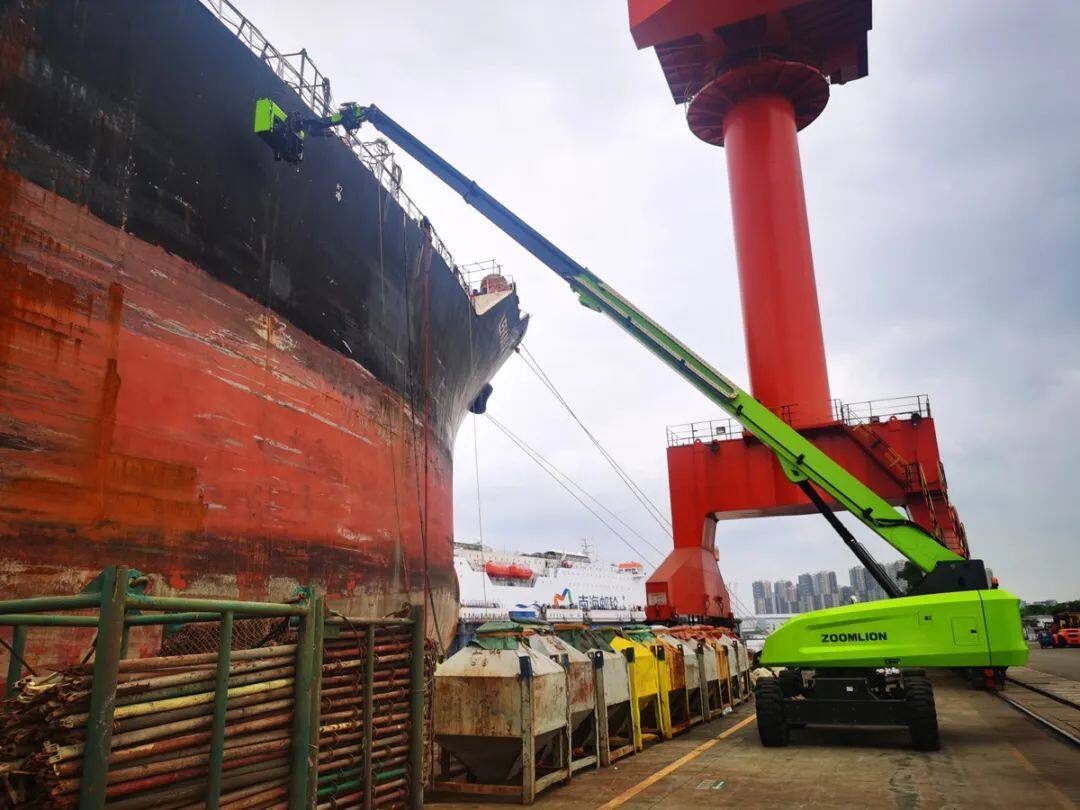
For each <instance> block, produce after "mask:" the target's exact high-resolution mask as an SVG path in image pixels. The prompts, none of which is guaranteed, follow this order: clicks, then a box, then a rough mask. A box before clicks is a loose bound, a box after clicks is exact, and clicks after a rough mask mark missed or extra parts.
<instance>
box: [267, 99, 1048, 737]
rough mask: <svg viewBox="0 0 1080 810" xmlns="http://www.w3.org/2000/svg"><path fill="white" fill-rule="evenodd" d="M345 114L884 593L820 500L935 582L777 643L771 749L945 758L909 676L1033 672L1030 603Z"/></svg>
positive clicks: (358, 112) (470, 184) (766, 653)
mask: <svg viewBox="0 0 1080 810" xmlns="http://www.w3.org/2000/svg"><path fill="white" fill-rule="evenodd" d="M262 103H263V102H262V101H260V104H262ZM346 108H348V109H349V110H350V111H351V112H350V114H349V116H348V117H347V121H348V123H349V124H350V125H351V124H352V123H353V122H356V126H359V125H360V124H361V123H363V122H365V121H366V122H368V123H371V124H372V125H373V126H374V127H375V128H377V129H378V130H379V131H380V132H381V133H382V134H383V135H385V136H386V137H387V138H389V139H390V140H391V141H393V142H394V143H396V144H397V145H398V146H399V147H400V148H401V149H403V150H404V151H405V152H407V153H408V154H409V155H411V156H412V157H413V158H415V159H416V160H417V161H418V162H419V163H420V164H422V165H423V166H424V167H425V168H427V169H428V170H429V171H431V172H432V173H433V174H435V175H436V176H437V177H438V178H439V179H441V180H442V181H443V182H444V183H446V184H447V185H448V186H450V187H451V188H452V189H453V190H454V191H456V192H458V193H459V194H461V196H462V197H463V198H464V200H465V202H467V203H468V204H469V205H472V206H473V207H474V208H476V209H477V211H479V212H480V213H481V214H483V215H484V216H485V217H487V219H488V220H489V221H491V222H492V224H494V225H495V226H496V227H498V228H499V229H500V230H502V231H503V232H504V233H506V234H507V235H508V236H510V237H511V238H512V239H514V240H515V241H516V242H517V243H518V244H519V245H521V246H522V247H524V248H525V249H526V250H527V251H529V252H530V253H532V254H533V256H535V257H536V258H537V259H539V260H540V261H541V262H542V263H543V264H544V265H545V266H547V267H548V268H549V269H551V270H553V271H554V272H555V273H556V274H558V275H559V276H560V277H561V278H562V279H563V280H564V281H566V282H567V283H568V284H569V286H570V288H571V290H573V291H574V292H575V293H576V294H577V296H578V298H579V300H580V302H581V303H582V304H583V305H584V306H586V307H588V308H589V309H592V310H595V311H597V312H601V313H603V314H605V315H607V316H608V317H609V318H611V319H612V320H613V321H615V323H617V324H618V325H619V326H620V327H622V328H623V330H624V331H626V332H628V333H629V334H630V335H631V336H632V337H634V338H635V339H636V340H637V341H638V342H640V343H641V344H642V345H643V346H644V347H645V348H647V349H648V350H649V351H650V352H652V353H653V354H654V355H656V356H657V357H659V358H660V359H661V360H662V361H663V362H664V363H665V364H666V365H668V366H669V367H670V368H671V369H673V370H674V371H675V372H676V373H677V374H678V375H679V376H681V377H682V378H683V379H684V380H686V381H687V382H689V383H690V384H691V385H693V386H694V387H695V388H697V389H698V390H699V391H700V392H701V393H703V394H704V395H705V396H706V397H707V398H708V399H709V400H710V401H711V402H712V403H714V404H715V405H717V406H719V407H720V408H721V409H723V410H724V411H726V412H727V413H728V414H729V415H730V416H732V417H733V418H734V419H736V420H737V421H738V422H740V423H741V424H742V425H743V427H744V428H745V429H746V430H747V431H748V432H749V433H752V434H753V435H754V436H755V437H756V438H757V439H758V440H759V441H760V442H761V443H762V444H764V445H765V446H766V447H768V448H769V449H770V450H771V451H772V453H773V454H774V455H775V457H776V459H777V460H778V462H779V464H780V465H781V468H782V469H783V471H784V474H785V475H786V476H787V478H788V479H789V480H790V481H791V482H792V483H793V484H795V485H797V486H800V487H802V488H803V490H804V492H805V493H806V494H807V496H808V497H809V498H810V499H811V500H812V501H813V502H814V503H815V505H817V506H818V508H819V509H820V510H821V511H822V512H823V514H824V515H825V516H826V518H827V519H828V520H829V522H830V524H831V525H833V527H834V528H835V529H837V530H838V531H839V532H840V534H841V537H842V538H843V539H844V542H845V543H847V545H848V546H849V547H850V548H851V549H852V550H853V551H854V553H855V554H856V556H857V557H858V558H859V559H860V561H863V562H864V564H867V568H868V569H869V570H870V571H871V573H872V574H873V575H874V576H875V578H879V577H880V579H879V581H880V582H881V583H882V585H883V587H886V586H885V583H886V582H888V583H889V585H888V586H887V587H886V590H887V592H889V594H890V595H891V596H899V593H898V591H897V589H896V586H895V584H893V583H892V581H891V580H890V579H889V578H888V576H887V575H885V574H884V572H883V571H882V570H881V568H880V566H878V565H877V563H876V562H874V561H873V559H872V558H871V557H870V555H869V554H868V553H867V552H866V551H865V549H863V548H862V546H861V545H860V544H859V543H858V541H857V540H855V538H854V537H852V536H851V534H850V532H848V531H847V530H846V528H844V527H843V525H842V524H841V523H840V522H839V521H838V520H837V519H836V517H835V516H834V515H833V514H832V513H831V511H830V510H829V508H828V506H827V505H826V504H825V502H824V500H823V499H822V498H821V496H820V495H819V494H818V492H817V491H816V490H815V487H816V488H817V489H819V490H821V492H824V493H825V494H826V495H828V496H829V497H830V498H832V499H833V500H834V501H836V503H838V504H839V505H840V506H841V507H843V508H844V509H846V510H848V511H849V512H851V513H852V514H853V515H855V516H856V517H857V518H858V519H859V520H860V521H861V522H862V523H863V524H864V525H866V526H867V527H868V528H870V529H871V530H872V531H874V532H875V533H876V534H877V535H878V536H879V537H881V538H882V539H883V540H884V541H885V542H886V543H888V544H889V545H890V546H892V547H893V548H894V549H896V550H897V551H898V552H899V553H900V554H902V555H903V556H904V557H905V558H906V559H908V560H910V561H911V562H913V563H914V564H915V565H917V566H918V567H919V568H920V569H921V570H922V571H924V572H925V573H926V576H925V577H924V579H923V581H922V582H921V583H920V584H919V585H918V586H917V587H916V588H915V589H914V591H913V594H914V595H908V596H903V597H899V598H894V599H891V600H888V601H885V602H878V603H867V604H856V605H847V606H843V607H838V608H829V609H826V610H819V611H815V612H812V613H805V614H801V615H799V616H796V617H795V618H793V619H792V620H790V621H789V622H787V623H786V624H785V625H783V626H782V627H780V628H779V629H778V630H776V631H775V632H774V633H773V634H772V635H771V636H769V638H768V639H767V641H766V644H765V648H764V650H763V651H762V655H761V661H762V663H763V664H765V665H767V666H768V665H778V666H785V667H789V668H790V669H789V670H788V672H786V673H784V675H785V677H784V678H782V679H781V680H778V681H770V680H768V679H766V681H765V686H764V688H763V689H761V690H760V692H759V697H758V717H759V733H760V735H761V739H762V742H763V743H765V744H766V745H779V744H783V743H784V742H785V741H786V739H787V734H788V729H789V728H790V727H791V726H792V725H800V724H801V725H805V724H810V723H812V724H833V725H836V724H840V725H851V724H867V723H870V724H877V725H880V724H887V725H902V726H907V727H908V728H909V729H910V730H911V734H912V738H913V741H914V742H915V744H916V745H917V746H919V747H923V748H934V747H936V746H937V721H936V716H935V715H934V707H933V693H932V690H931V687H930V684H929V681H927V680H926V679H925V678H924V677H922V673H921V672H919V671H916V670H907V671H905V670H903V669H901V668H902V667H903V668H909V667H934V666H936V667H959V668H976V669H979V670H980V671H981V670H983V669H984V668H991V669H995V670H1000V671H1003V670H1004V668H1005V667H1007V666H1015V665H1022V664H1023V663H1025V662H1026V660H1027V645H1026V644H1025V642H1024V639H1023V634H1022V632H1021V628H1020V612H1019V600H1018V599H1017V598H1016V597H1014V596H1012V595H1010V594H1008V593H1006V592H1004V591H1000V590H991V589H989V588H988V583H987V581H986V573H985V569H984V568H983V565H982V563H981V562H980V561H978V560H965V559H963V558H962V557H960V556H959V555H957V554H955V553H954V552H952V551H950V550H949V549H947V548H945V547H944V546H943V545H941V544H940V543H939V542H938V541H937V539H936V538H934V537H933V536H932V535H930V534H928V533H927V532H926V531H925V530H923V529H922V528H921V527H920V526H918V525H917V524H915V523H913V522H911V521H909V520H908V519H906V518H905V517H904V516H903V515H901V514H900V513H899V512H897V511H896V510H895V509H894V508H893V507H892V506H891V505H890V504H889V503H887V502H886V501H885V500H884V499H882V498H881V497H880V496H878V495H877V494H876V493H875V492H873V491H872V490H871V489H870V488H869V487H867V486H866V485H865V484H863V483H862V482H861V481H860V480H858V479H857V478H855V477H854V476H853V475H851V474H850V473H849V472H848V471H847V470H845V469H844V468H843V467H841V466H840V465H839V464H837V463H836V462H834V461H833V460H832V459H831V458H829V456H827V455H826V454H825V453H824V452H822V451H821V450H819V449H818V448H817V447H816V446H815V445H814V444H813V443H812V442H810V441H809V440H808V439H806V438H804V437H803V436H802V435H801V434H800V433H798V431H796V430H795V429H794V428H792V427H791V426H790V425H788V424H787V423H786V422H785V421H784V420H783V419H781V418H780V417H779V416H777V415H776V414H774V413H773V412H772V411H770V410H769V409H768V408H766V407H765V406H764V405H763V404H762V403H761V402H759V401H758V400H756V399H755V398H754V397H752V396H751V395H750V394H749V393H747V392H746V391H744V390H742V389H741V388H740V387H739V386H737V385H735V383H733V382H732V381H731V380H729V379H728V378H727V377H725V376H724V375H723V374H721V373H720V372H718V371H716V370H715V369H714V368H713V367H712V366H710V365H709V364H708V363H706V362H705V361H704V360H703V359H702V358H701V357H699V356H698V355H697V354H695V353H694V352H693V351H692V350H691V349H690V348H689V347H687V346H686V345H685V344H683V343H681V342H680V341H679V340H678V339H676V338H675V336H674V335H672V334H671V333H670V332H668V331H667V330H665V329H664V328H663V327H661V326H660V325H659V324H657V323H656V322H655V321H653V320H652V319H650V318H649V317H648V316H647V315H646V314H645V313H644V312H642V311H641V310H640V309H638V308H637V307H635V306H634V305H633V304H632V303H631V302H630V301H628V300H627V299H626V298H624V297H623V296H621V295H620V294H619V293H618V292H616V291H615V290H614V289H613V288H611V287H610V286H608V285H607V284H606V283H605V282H604V281H603V280H602V279H601V278H600V277H599V276H597V275H596V274H595V273H593V272H591V271H590V270H588V269H587V268H585V267H584V266H582V265H580V264H578V263H577V262H575V261H574V260H573V259H571V258H570V257H569V256H568V255H567V254H566V253H564V252H563V251H562V250H560V249H559V248H558V247H557V246H555V245H554V244H553V243H552V242H550V241H549V240H548V239H547V238H545V237H544V236H543V235H542V234H541V233H539V232H538V231H537V230H535V229H534V228H532V227H531V226H529V225H528V224H527V223H526V222H524V221H523V220H522V219H521V218H519V217H518V216H517V215H516V214H514V213H513V212H512V211H510V210H509V209H508V208H507V207H506V206H504V205H503V204H502V203H500V202H499V201H498V200H496V199H495V198H494V197H492V196H491V195H490V194H488V193H487V192H486V191H484V190H483V189H482V188H481V187H480V186H479V185H477V184H476V183H475V182H474V181H472V180H470V179H469V178H468V177H466V176H465V175H464V174H462V173H461V172H460V171H458V170H457V169H456V168H454V167H453V166H452V165H451V164H449V163H448V162H447V161H446V160H444V159H443V158H442V157H440V156H439V155H438V154H436V153H435V152H434V151H432V150H431V149H430V148H429V147H428V146H426V145H425V144H424V143H422V142H421V141H420V140H419V139H417V138H416V137H415V136H413V135H412V134H411V133H409V132H408V131H407V130H405V129H404V128H403V127H402V126H401V125H400V124H398V123H397V122H396V121H394V120H393V119H392V118H390V117H389V116H388V115H386V113H384V112H382V110H380V109H379V108H378V107H375V106H368V107H357V106H356V105H345V107H343V108H342V109H343V110H344V109H346ZM256 122H257V124H258V116H257V118H256ZM323 124H325V126H323ZM343 125H344V124H343ZM320 126H322V127H323V129H324V130H325V129H329V128H331V127H333V126H335V123H334V122H332V121H329V120H324V121H323V122H321V123H318V124H315V125H313V127H314V129H313V130H312V131H317V128H318V127H320ZM353 128H355V127H353ZM260 134H262V133H260ZM275 151H276V147H275ZM286 159H287V158H286ZM689 618H693V617H689Z"/></svg>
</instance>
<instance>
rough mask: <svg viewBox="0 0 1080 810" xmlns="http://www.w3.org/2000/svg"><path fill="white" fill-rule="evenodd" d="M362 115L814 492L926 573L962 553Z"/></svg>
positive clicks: (437, 164)
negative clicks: (719, 409) (620, 328)
mask: <svg viewBox="0 0 1080 810" xmlns="http://www.w3.org/2000/svg"><path fill="white" fill-rule="evenodd" d="M360 115H361V118H362V119H363V120H364V121H367V122H369V123H371V124H372V125H373V126H374V127H375V128H376V129H378V130H379V131H380V132H381V133H382V134H383V135H385V136H386V137H387V138H389V139H390V140H391V141H393V142H394V143H395V144H397V145H398V146H399V147H400V148H401V149H402V150H404V151H405V152H407V153H408V154H409V155H411V156H412V157H413V158H415V159H416V160H417V161H418V162H419V163H420V164H421V165H423V166H424V167H425V168H426V169H428V170H429V171H430V172H432V173H433V174H434V175H435V176H436V177H438V178H439V179H440V180H442V181H443V182H444V183H446V184H447V185H448V186H450V188H452V189H453V190H454V191H456V192H457V193H459V194H460V195H461V196H462V197H463V198H464V200H465V202H467V203H468V204H469V205H471V206H473V207H474V208H475V209H476V210H477V211H479V212H480V213H481V214H483V215H484V216H485V217H487V218H488V220H490V221H491V223H492V224H494V225H495V226H496V227H497V228H499V229H500V230H501V231H503V233H505V234H506V235H507V236H509V237H510V238H511V239H513V240H514V241H515V242H517V243H518V244H519V245H521V246H522V247H523V248H525V249H526V250H527V251H529V252H530V253H531V254H533V256H535V257H536V258H537V259H539V260H540V261H541V262H542V263H543V264H544V265H546V266H547V267H548V268H549V269H551V270H553V271H554V272H555V273H557V274H558V275H559V276H560V277H562V278H563V279H564V280H565V281H566V282H567V283H568V284H569V285H570V288H571V289H572V290H573V291H574V292H575V293H577V295H578V298H579V299H580V301H581V303H582V304H583V305H585V306H586V307H588V308H590V309H593V310H595V311H597V312H602V313H604V314H605V315H607V316H608V317H610V318H611V319H612V320H613V321H615V322H616V323H617V324H618V325H619V326H621V327H622V328H623V329H624V330H625V331H627V332H629V333H630V335H632V336H633V337H634V338H636V339H637V340H638V341H639V342H640V343H641V344H642V345H643V346H645V348H647V349H648V350H649V351H651V352H652V353H653V354H655V355H656V356H657V357H659V358H660V359H661V360H663V361H664V363H666V364H667V365H668V366H670V367H671V368H672V369H674V370H675V371H676V372H677V373H678V374H679V375H680V376H681V377H682V378H683V379H685V380H687V381H688V382H689V383H690V384H691V385H693V386H694V387H695V388H697V389H698V390H699V391H700V392H701V393H703V394H704V395H705V396H706V397H707V398H708V399H709V400H710V401H712V402H713V403H714V404H716V405H718V406H719V407H720V408H722V409H723V410H724V411H726V412H727V413H728V414H730V415H731V417H732V418H734V419H735V420H737V421H738V422H739V423H740V424H741V425H742V426H743V427H744V428H745V429H746V430H747V431H748V432H749V433H751V434H752V435H753V436H754V437H755V438H757V439H758V440H759V441H760V442H761V443H762V444H764V445H765V446H766V447H768V448H769V449H770V450H771V451H772V452H773V454H774V455H775V456H776V458H777V460H778V461H779V463H780V465H781V467H782V468H783V470H784V473H785V474H786V475H787V477H788V479H789V480H791V481H792V483H794V484H797V485H800V486H802V487H803V489H804V491H807V492H808V493H812V492H813V490H812V489H811V488H809V486H808V485H809V484H813V485H814V486H817V487H818V488H820V489H821V490H822V491H823V492H824V493H826V494H827V495H829V496H830V497H831V498H833V499H834V500H835V501H836V502H837V503H838V504H840V506H842V507H843V508H844V509H847V510H848V511H849V512H851V513H852V514H853V515H855V516H856V517H857V518H858V519H859V520H860V521H862V523H864V524H865V525H866V526H867V527H869V528H870V529H871V530H873V531H874V532H875V533H877V534H878V536H880V537H881V538H882V539H883V540H884V541H885V542H886V543H888V544H889V545H890V546H892V547H893V548H894V549H896V550H897V551H898V552H899V553H900V554H902V555H903V556H904V557H906V558H907V559H908V560H910V561H911V562H913V563H914V564H915V565H917V566H918V567H919V568H921V569H922V570H923V571H925V572H927V573H929V572H930V571H932V570H933V569H934V567H935V566H936V565H937V564H938V563H939V562H954V561H958V560H960V559H961V558H960V557H959V556H958V555H957V554H955V553H953V552H952V551H950V550H949V549H947V548H945V547H944V546H943V545H941V544H940V543H939V542H938V541H937V540H936V539H935V538H934V537H933V536H932V535H930V534H928V533H927V532H926V531H924V530H923V529H922V528H921V527H919V526H918V525H916V524H914V523H912V522H911V521H909V520H908V519H906V518H905V517H904V516H903V515H901V514H900V513H899V512H898V511H897V510H896V509H894V508H893V507H892V506H891V505H890V504H889V503H888V502H887V501H885V500H884V499H883V498H881V497H879V496H878V495H877V494H876V493H875V492H874V491H873V490H871V489H870V488H869V487H867V486H866V485H865V484H863V483H862V482H861V481H859V480H858V479H857V478H855V476H853V475H851V474H850V473H849V472H848V471H847V470H845V469H844V468H843V467H841V466H840V465H839V464H837V463H836V462H834V461H833V460H832V459H831V458H829V457H828V456H827V455H826V454H825V453H823V452H822V451H821V450H819V449H818V448H817V447H816V446H815V445H814V444H813V443H812V442H810V441H809V440H807V439H805V438H804V437H803V436H802V435H801V434H800V433H799V432H798V431H796V430H795V429H794V428H792V427H791V426H790V425H788V424H787V423H786V422H784V421H783V420H782V419H781V418H780V417H778V416H777V415H776V414H774V413H773V412H772V411H770V410H769V409H768V408H766V407H765V406H764V405H763V404H761V403H760V402H758V400H756V399H754V397H752V396H751V395H750V394H748V393H747V392H746V391H744V390H742V389H741V388H739V386H737V385H735V383H733V382H732V381H731V380H729V379H728V378H727V377H725V376H724V375H723V374H721V373H720V372H718V371H717V370H716V369H714V368H713V367H712V366H710V365H709V364H708V363H706V362H705V361H704V360H703V359H702V358H700V357H699V356H698V355H697V354H695V353H694V352H693V351H691V350H690V349H689V348H688V347H687V346H686V345H685V344H683V343H681V342H680V341H679V340H678V339H677V338H676V337H675V336H674V335H672V334H671V333H670V332H668V331H667V330H666V329H664V328H663V327H662V326H660V325H659V324H658V323H656V322H655V321H653V320H652V319H651V318H649V317H648V316H647V315H646V314H645V313H644V312H642V311H641V310H640V309H638V308H637V307H636V306H634V305H633V304H632V303H631V302H630V301H628V300H627V299H626V298H624V297H623V296H622V295H620V294H619V293H618V292H617V291H616V290H614V289H613V288H612V287H610V286H608V285H607V284H606V283H605V282H604V281H603V280H602V279H601V278H600V277H599V276H597V275H596V274H595V273H593V272H591V271H590V270H589V269H588V268H586V267H583V266H582V265H580V264H578V263H577V262H575V261H574V260H573V259H571V258H570V257H569V256H568V255H567V254H566V253H564V252H563V251H562V250H560V249H559V248H558V247H557V246H555V245H554V244H553V243H552V242H550V241H549V240H548V239H546V238H545V237H544V236H543V235H541V234H540V233H539V232H538V231H537V230H536V229H535V228H533V227H531V226H530V225H529V224H528V223H526V222H525V221H524V220H522V219H521V218H520V217H518V216H517V215H516V214H514V213H513V212H512V211H511V210H510V209H508V208H507V207H506V206H505V205H503V204H502V203H500V202H499V201H498V200H496V199H495V198H494V197H492V196H491V195H490V194H488V193H487V192H486V191H484V190H483V189H482V188H481V187H480V186H479V185H477V183H476V182H475V181H473V180H470V179H469V178H468V177H466V176H465V175H464V174H462V173H461V172H460V171H458V170H457V169H456V168H454V167H453V166H452V165H450V164H449V163H448V162H447V161H446V160H444V159H443V158H442V157H440V156H439V155H438V154H436V153H435V152H434V151H433V150H432V149H431V148H430V147H428V146H427V145H425V144H424V143H423V142H421V141H420V140H419V139H417V138H416V137H415V136H414V135H412V134H411V133H410V132H408V131H407V130H406V129H405V128H404V127H402V126H401V125H400V124H398V123H397V122H396V121H394V120H393V119H392V118H390V116H388V115H387V114H386V113H384V112H383V111H382V110H380V109H379V108H378V107H375V106H374V105H372V106H369V107H363V108H361V112H360ZM849 545H851V543H849Z"/></svg>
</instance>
